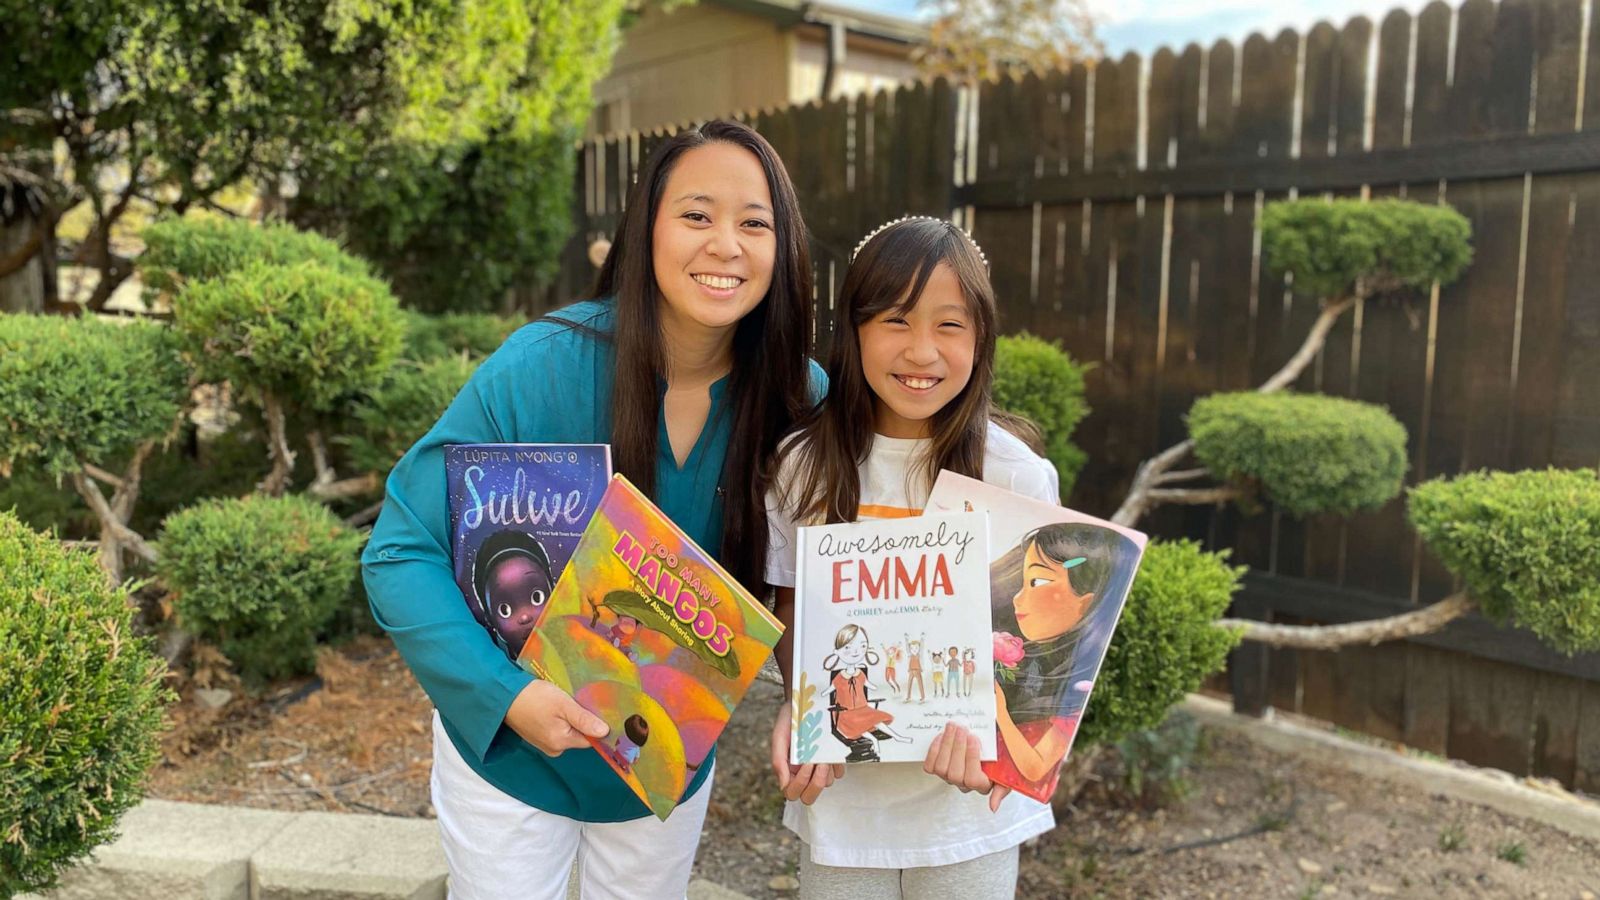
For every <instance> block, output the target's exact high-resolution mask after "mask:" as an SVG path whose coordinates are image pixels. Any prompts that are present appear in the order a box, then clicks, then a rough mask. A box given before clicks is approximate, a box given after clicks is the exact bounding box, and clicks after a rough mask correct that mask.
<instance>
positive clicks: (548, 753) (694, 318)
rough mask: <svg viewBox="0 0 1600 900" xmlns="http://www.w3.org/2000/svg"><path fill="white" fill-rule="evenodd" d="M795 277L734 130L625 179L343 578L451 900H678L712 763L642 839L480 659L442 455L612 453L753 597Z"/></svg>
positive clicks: (800, 363)
mask: <svg viewBox="0 0 1600 900" xmlns="http://www.w3.org/2000/svg"><path fill="white" fill-rule="evenodd" d="M810 272H811V266H810V260H809V257H808V254H807V251H806V238H805V231H804V226H803V224H802V222H801V220H800V214H799V205H798V203H797V201H796V199H795V195H794V188H793V185H792V184H791V183H790V181H789V177H788V174H787V173H786V172H785V171H784V168H783V165H782V163H781V162H779V160H778V158H777V155H776V154H775V153H774V152H773V150H772V148H771V146H769V145H768V144H767V142H766V141H765V140H763V139H762V138H761V137H760V136H759V135H757V134H756V133H755V132H754V131H752V130H750V129H749V128H747V127H745V126H743V125H739V124H735V123H730V122H711V123H708V124H706V125H704V126H702V127H700V128H698V129H695V130H691V131H686V132H683V133H681V134H678V135H677V136H675V137H674V138H672V139H671V140H669V141H667V142H666V143H665V144H664V145H662V147H661V148H659V149H658V150H657V151H656V153H655V154H654V155H653V156H652V157H651V159H650V161H649V162H648V163H647V164H646V166H645V168H644V170H643V171H642V172H641V173H640V175H639V178H638V181H637V182H636V184H635V186H634V188H633V190H632V192H631V194H630V196H629V199H628V203H627V206H626V208H625V211H624V212H623V214H622V216H621V218H620V221H619V222H618V227H617V234H616V240H615V243H614V245H613V246H612V247H611V249H610V251H609V252H608V254H607V256H606V259H605V264H604V265H603V266H602V268H601V270H600V273H599V276H598V277H597V280H596V286H595V290H594V299H592V300H590V301H586V302H583V303H578V304H575V305H573V306H569V307H567V308H565V309H563V310H561V311H560V312H559V313H558V314H557V315H554V316H550V317H547V318H545V319H541V320H540V321H537V322H534V323H532V324H530V325H528V326H526V327H524V328H522V329H520V330H519V331H518V332H517V333H516V334H514V335H512V336H511V337H510V338H509V339H508V340H507V341H506V343H505V344H504V345H503V346H502V347H501V348H500V349H499V350H498V351H496V353H495V354H494V355H493V356H492V357H490V358H489V359H488V360H487V361H485V362H484V364H483V365H482V366H481V367H479V369H478V371H477V372H476V373H474V375H473V377H472V379H471V380H470V381H469V382H468V383H467V385H466V387H465V388H463V389H462V391H461V393H460V394H459V395H458V396H457V397H456V399H455V401H454V402H453V403H452V404H451V406H450V408H449V409H448V410H447V411H446V412H445V414H444V416H443V417H442V418H441V419H440V420H439V422H438V423H437V424H435V425H434V427H433V429H432V430H431V431H429V432H428V434H427V435H426V436H424V437H423V438H422V440H420V441H419V442H418V443H417V444H416V446H414V447H412V448H411V450H410V451H409V452H408V453H407V454H406V455H405V457H404V458H403V459H401V461H400V462H399V464H398V465H396V466H395V469H394V471H393V472H392V473H391V475H390V476H389V481H388V495H387V499H386V500H385V503H384V509H383V515H382V516H381V517H380V518H379V520H378V522H377V524H376V526H375V527H374V529H373V532H372V539H371V541H370V542H369V543H368V544H367V548H366V551H365V552H364V553H363V555H362V571H363V574H364V576H365V580H366V586H367V592H368V596H369V597H370V599H371V605H372V610H373V615H374V616H375V617H376V618H377V620H378V622H379V624H380V625H382V626H383V627H384V629H385V630H387V631H388V632H389V634H390V635H391V636H392V637H393V639H394V642H395V645H396V646H397V647H398V648H399V650H400V652H401V654H402V656H404V657H405V659H406V661H407V663H408V664H409V665H410V666H411V669H412V671H413V672H414V673H415V674H416V677H417V681H418V682H419V683H420V684H421V685H422V687H423V689H424V690H426V691H427V693H428V696H429V697H430V698H431V699H432V700H433V702H434V704H435V706H436V707H437V708H438V713H437V714H436V716H435V718H434V768H433V784H432V789H433V802H434V807H435V810H436V811H437V813H438V817H439V827H440V832H441V836H442V838H443V841H444V847H445V855H446V858H447V861H448V863H449V867H450V878H451V891H452V895H453V896H456V897H461V898H498V897H513V896H514V897H517V898H545V897H548V898H552V900H553V898H558V897H562V896H563V895H564V891H565V888H566V881H567V874H568V872H569V870H570V867H571V865H572V861H573V859H574V858H581V859H582V860H583V863H582V865H581V870H582V871H581V880H582V885H583V893H584V896H586V897H589V896H624V897H654V896H662V897H664V896H669V895H670V896H680V897H681V896H683V894H684V890H685V886H686V885H687V883H688V880H689V871H690V866H691V863H692V862H693V859H694V851H695V847H696V845H697V843H698V840H699V833H700V828H701V824H702V822H703V819H704V815H705V809H706V800H707V798H708V797H709V794H710V789H709V784H707V782H709V781H710V777H709V773H710V772H711V770H712V766H711V765H706V766H703V767H702V768H701V769H700V771H699V773H698V774H697V775H696V777H695V779H694V780H693V782H692V783H691V784H690V785H689V787H688V789H687V791H686V793H685V798H684V801H683V804H682V805H680V806H679V807H678V808H677V810H676V811H675V812H674V813H673V815H672V816H671V817H670V818H668V819H667V820H666V821H665V822H661V821H657V820H656V819H655V818H654V817H653V816H649V810H648V809H647V808H646V807H645V806H644V804H643V803H641V802H640V801H639V799H638V798H637V797H636V796H635V795H634V793H633V792H632V791H631V790H629V789H628V787H627V786H626V785H624V784H623V783H622V781H621V780H619V779H618V778H617V777H616V774H615V773H614V772H612V771H611V769H610V768H609V767H608V766H607V765H606V763H605V762H604V761H603V760H602V759H601V758H600V756H599V755H598V754H597V753H596V752H595V751H594V750H593V749H592V748H591V747H590V745H589V743H588V741H587V738H589V737H594V738H600V737H604V736H605V734H606V731H607V728H606V725H605V723H604V722H602V721H601V720H600V719H599V718H598V717H597V716H594V715H592V714H591V713H589V712H588V711H587V710H585V709H583V708H582V707H581V706H579V705H578V704H577V703H576V702H575V701H573V700H572V699H571V698H570V697H568V696H567V695H566V694H564V693H562V692H561V691H560V690H559V689H557V688H555V687H553V686H552V685H549V684H547V683H545V682H541V681H537V680H535V679H534V678H532V677H531V676H530V675H528V674H527V673H526V672H524V671H523V670H522V669H520V668H519V667H518V666H516V665H515V664H513V663H512V662H511V661H510V660H509V659H508V658H507V657H506V655H505V654H504V653H502V652H501V651H500V650H498V649H497V648H496V646H495V644H494V643H493V641H492V640H491V639H490V637H489V635H488V634H487V633H486V632H485V631H484V630H483V628H482V627H480V626H479V625H478V624H477V623H476V622H475V621H474V620H473V617H472V615H471V612H470V611H469V609H468V607H467V606H466V604H465V603H463V602H462V598H461V596H460V593H459V591H458V590H457V589H456V586H455V582H454V581H453V580H452V578H451V568H450V549H449V548H450V543H449V537H448V531H449V522H448V517H447V511H446V504H445V494H446V492H445V483H444V462H443V448H444V446H445V445H447V444H459V443H474V442H500V441H504V442H537V443H610V444H611V446H612V456H613V459H614V461H615V466H616V470H617V471H618V472H621V473H622V474H624V475H626V476H627V477H628V478H629V479H630V480H631V481H633V482H634V484H636V485H638V486H639V487H640V489H641V490H643V491H644V492H645V493H646V494H648V495H649V496H650V497H651V498H652V499H653V500H654V501H655V503H656V504H657V505H658V506H660V507H661V509H662V510H663V511H664V512H665V513H666V514H667V515H668V516H669V517H670V518H672V520H673V521H674V522H676V523H677V524H678V525H679V527H681V528H683V529H684V530H685V531H686V532H687V533H688V534H689V535H690V536H691V537H693V538H694V540H695V541H696V542H697V543H699V544H700V545H701V546H703V547H707V548H720V552H719V553H718V554H717V556H718V559H719V560H720V561H721V562H722V564H723V565H724V566H725V567H726V568H727V569H728V570H729V571H730V572H731V573H732V574H733V575H734V576H735V577H736V578H738V579H739V580H740V581H741V582H743V583H744V584H747V585H752V586H755V585H759V584H760V583H761V582H760V576H761V573H762V569H763V565H764V562H765V556H766V541H767V527H766V518H765V509H764V506H763V498H764V496H765V492H766V485H765V482H764V475H763V472H764V471H765V463H766V461H767V460H768V459H769V458H770V457H771V455H772V453H773V451H774V449H775V448H776V445H777V440H778V437H779V436H780V435H781V434H782V433H783V432H784V431H785V429H787V428H788V427H789V426H790V424H791V423H792V422H793V421H794V419H795V418H796V417H797V416H799V415H800V414H801V413H803V412H804V411H806V410H807V409H809V408H810V407H811V406H812V405H813V403H814V401H815V399H816V398H817V397H819V396H820V393H821V390H822V384H821V381H822V374H821V370H820V369H819V368H818V367H816V365H815V364H814V363H809V362H808V360H807V359H806V357H805V347H806V341H807V339H808V338H809V336H810V334H811V311H810V302H811V275H810ZM713 759H714V757H713Z"/></svg>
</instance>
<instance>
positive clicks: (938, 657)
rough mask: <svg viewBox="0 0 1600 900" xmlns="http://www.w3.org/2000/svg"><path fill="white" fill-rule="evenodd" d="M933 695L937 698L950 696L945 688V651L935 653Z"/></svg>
mask: <svg viewBox="0 0 1600 900" xmlns="http://www.w3.org/2000/svg"><path fill="white" fill-rule="evenodd" d="M933 695H934V696H935V697H945V696H948V693H947V691H946V690H945V686H944V651H943V650H935V651H933Z"/></svg>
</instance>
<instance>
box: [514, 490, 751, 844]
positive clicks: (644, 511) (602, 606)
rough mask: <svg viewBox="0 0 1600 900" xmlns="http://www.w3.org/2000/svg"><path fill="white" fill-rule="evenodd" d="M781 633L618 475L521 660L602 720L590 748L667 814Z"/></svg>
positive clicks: (656, 809) (717, 567)
mask: <svg viewBox="0 0 1600 900" xmlns="http://www.w3.org/2000/svg"><path fill="white" fill-rule="evenodd" d="M782 634H783V626H782V625H781V624H779V622H778V620H777V619H775V618H773V617H772V614H771V613H769V612H767V609H766V607H764V606H762V604H761V603H760V602H759V601H757V600H756V599H755V598H754V597H752V596H750V594H749V593H748V592H747V591H745V589H744V588H743V587H741V586H740V585H739V583H738V582H737V581H735V580H734V579H733V576H731V575H729V574H728V573H727V572H726V571H725V570H724V569H723V568H722V566H720V565H718V564H717V562H716V560H714V559H712V558H711V556H710V555H709V554H707V553H706V552H705V551H704V550H702V549H701V548H700V547H699V546H697V545H696V544H695V542H694V541H693V540H691V539H690V538H689V537H688V536H687V535H685V534H684V533H683V532H682V531H680V530H679V529H678V527H677V526H676V525H674V524H673V523H672V522H671V521H670V520H669V519H668V518H667V517H666V516H665V515H664V514H663V513H662V512H661V510H659V509H657V508H656V506H655V505H654V504H652V503H651V502H650V501H649V500H648V499H646V498H645V496H644V495H643V494H641V493H639V491H638V489H636V488H635V487H634V486H633V485H632V484H630V483H629V482H628V480H627V479H626V478H624V477H622V476H621V475H617V476H615V477H613V478H612V480H611V484H610V487H608V488H607V489H606V492H605V495H604V496H603V497H602V498H601V499H600V505H599V508H598V509H597V510H596V511H595V513H594V517H593V518H592V519H590V520H589V527H588V528H587V529H586V530H585V531H584V532H583V537H582V538H581V539H580V540H579V541H578V546H577V549H576V550H575V551H574V552H573V554H572V561H571V562H570V563H569V564H568V566H567V572H566V574H565V575H563V576H562V578H561V580H560V582H558V583H557V584H556V588H555V591H554V593H552V594H551V595H550V599H549V602H547V603H546V604H545V605H544V612H543V614H542V615H541V616H540V618H539V621H538V623H537V624H536V625H535V626H534V630H533V633H532V635H530V636H529V638H528V642H527V644H526V645H524V646H523V648H522V655H521V656H520V657H519V658H518V661H519V662H520V663H522V664H523V665H525V666H527V667H528V668H529V669H530V670H531V671H532V672H533V673H534V674H536V675H538V676H539V677H540V678H542V679H544V680H546V681H549V682H550V683H551V684H554V685H555V686H557V687H559V688H561V689H562V690H564V691H566V692H567V693H569V694H571V695H572V696H573V698H574V699H576V700H577V701H578V702H579V703H580V704H582V705H583V706H584V707H585V708H586V709H588V710H590V711H591V712H593V713H594V714H595V715H598V716H599V717H600V718H602V719H604V720H605V722H606V724H607V725H608V726H609V727H610V729H611V730H610V732H609V733H608V734H607V735H606V736H605V737H604V738H600V739H591V740H590V743H591V744H593V745H594V749H595V750H596V751H597V752H598V753H599V754H600V755H601V757H602V758H604V759H605V761H606V762H607V763H608V764H609V765H610V766H611V768H612V769H613V770H614V771H615V772H616V773H617V775H618V776H620V777H621V778H622V780H623V781H625V782H627V784H628V786H629V787H630V788H632V789H633V791H634V793H636V794H638V795H639V798H640V799H641V800H643V801H644V802H645V804H646V805H647V806H649V807H650V809H651V811H653V812H654V813H655V814H656V815H657V816H659V817H660V818H662V819H665V818H666V817H667V816H668V814H670V813H671V812H672V810H673V808H674V807H675V806H677V804H678V800H679V799H680V798H681V797H682V796H683V792H684V789H685V788H686V787H687V786H688V784H689V782H690V780H691V779H692V777H693V773H694V772H695V771H696V770H698V769H699V768H700V766H702V765H703V764H704V763H705V761H706V757H707V756H708V755H709V754H710V753H711V748H712V747H713V745H715V744H716V741H717V737H718V735H720V734H721V733H722V729H723V728H724V727H725V726H726V725H727V724H728V717H729V716H730V715H731V714H732V713H733V708H734V706H736V705H737V704H738V703H739V700H740V699H741V698H742V697H743V696H744V693H745V690H746V689H747V688H749V686H750V681H751V679H753V678H754V677H755V675H756V672H757V671H758V670H759V669H760V668H761V666H762V664H763V663H765V662H766V660H767V657H768V656H770V655H771V653H772V648H773V646H774V645H775V644H777V642H778V638H779V637H781V636H782ZM569 752H571V751H569Z"/></svg>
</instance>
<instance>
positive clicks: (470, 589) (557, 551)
mask: <svg viewBox="0 0 1600 900" xmlns="http://www.w3.org/2000/svg"><path fill="white" fill-rule="evenodd" d="M444 470H445V484H446V485H447V486H448V488H449V497H450V550H451V555H452V557H453V559H454V562H455V575H456V585H457V586H458V587H460V588H461V595H462V596H463V597H464V598H466V601H467V606H468V607H469V608H471V610H472V616H473V618H475V619H477V620H478V624H480V625H482V626H483V627H484V628H487V629H488V630H489V634H490V635H491V636H492V637H493V638H494V641H495V643H496V644H498V645H500V648H501V649H502V650H504V651H505V652H506V656H508V657H510V658H511V659H516V658H517V654H518V653H521V652H522V644H523V642H524V641H526V640H527V639H528V633H529V632H531V631H532V630H533V623H534V622H536V621H538V619H539V611H540V610H541V609H543V607H544V604H545V600H546V599H547V598H548V597H549V596H550V591H551V590H552V589H553V588H554V587H555V585H556V581H557V580H558V579H560V577H561V572H562V570H563V569H565V568H566V565H567V560H568V558H570V557H571V556H572V549H573V548H574V547H576V546H577V545H578V537H579V536H580V535H582V534H583V529H584V528H586V527H588V525H589V517H590V516H593V515H594V510H595V506H596V505H598V504H599V502H600V495H601V494H603V493H605V489H606V483H607V482H608V481H609V480H610V478H611V448H610V447H609V446H607V445H605V444H451V445H448V446H446V447H445V450H444Z"/></svg>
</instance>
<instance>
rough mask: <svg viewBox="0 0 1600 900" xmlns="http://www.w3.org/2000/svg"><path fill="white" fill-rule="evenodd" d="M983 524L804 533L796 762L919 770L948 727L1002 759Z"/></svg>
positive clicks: (953, 518)
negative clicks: (909, 765) (916, 765)
mask: <svg viewBox="0 0 1600 900" xmlns="http://www.w3.org/2000/svg"><path fill="white" fill-rule="evenodd" d="M987 519H988V517H987V516H986V515H984V514H983V513H960V514H955V515H948V516H922V517H913V518H907V519H885V520H875V521H870V522H859V523H854V524H841V525H820V526H814V527H808V528H800V529H799V530H798V532H799V533H798V544H799V546H798V548H797V551H798V560H797V568H796V583H795V612H794V667H793V669H792V673H793V678H794V698H793V700H792V701H791V709H790V713H791V718H790V725H791V728H790V738H789V759H790V761H791V762H793V763H795V764H797V765H798V764H802V763H822V762H826V763H835V762H852V763H853V762H879V761H882V762H921V761H923V759H925V758H926V757H927V754H928V747H929V745H930V744H932V743H933V739H934V738H935V737H936V736H937V735H938V734H939V732H940V731H941V730H943V729H944V726H945V723H946V722H949V721H954V722H956V724H958V725H962V726H964V727H966V728H967V729H968V730H970V731H971V732H972V733H973V734H975V735H977V736H978V738H979V740H980V741H981V743H982V758H983V759H994V758H995V742H994V738H995V735H994V727H993V726H994V712H995V708H994V687H993V684H994V673H993V664H992V662H991V659H990V641H989V602H988V600H989V590H988V577H989V571H988V559H989V552H988V547H989V541H988V521H987Z"/></svg>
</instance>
